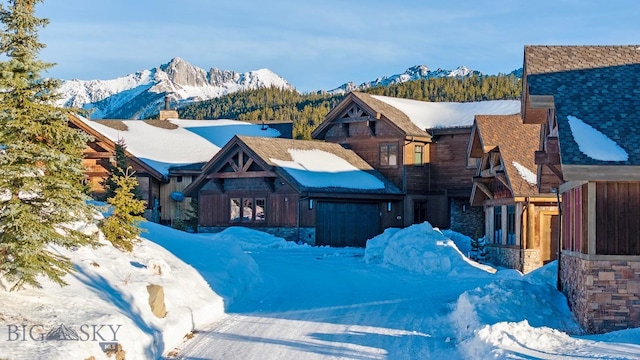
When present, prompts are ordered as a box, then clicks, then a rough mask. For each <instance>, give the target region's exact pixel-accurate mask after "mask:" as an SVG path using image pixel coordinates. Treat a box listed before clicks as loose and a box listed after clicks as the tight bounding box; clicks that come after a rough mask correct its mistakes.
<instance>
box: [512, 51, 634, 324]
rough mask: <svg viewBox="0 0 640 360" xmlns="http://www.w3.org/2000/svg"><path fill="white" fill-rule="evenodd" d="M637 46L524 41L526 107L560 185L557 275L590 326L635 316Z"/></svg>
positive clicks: (547, 181) (553, 183)
mask: <svg viewBox="0 0 640 360" xmlns="http://www.w3.org/2000/svg"><path fill="white" fill-rule="evenodd" d="M638 84H640V46H638V45H630V46H527V47H525V49H524V75H523V102H522V116H523V120H524V123H525V124H542V129H541V132H540V139H541V142H540V147H539V149H538V151H537V152H536V153H535V159H536V163H537V164H538V166H539V178H538V182H539V183H538V185H539V188H540V189H541V191H545V192H546V191H549V190H550V189H557V190H558V191H559V192H560V193H561V195H562V239H561V241H562V252H561V257H560V261H559V266H560V271H559V275H560V278H559V282H560V286H561V288H562V291H563V292H564V294H565V295H566V296H567V298H568V300H569V304H570V307H571V309H572V310H573V312H574V313H575V314H576V316H577V318H578V320H579V321H580V323H581V324H582V325H583V327H584V328H585V329H586V330H587V331H589V332H594V333H598V332H605V331H611V330H617V329H622V328H627V327H638V326H640V301H639V296H640V221H638V219H640V126H639V125H640V96H639V95H640V94H639V93H638V91H639V90H638V89H639V87H638V86H639V85H638Z"/></svg>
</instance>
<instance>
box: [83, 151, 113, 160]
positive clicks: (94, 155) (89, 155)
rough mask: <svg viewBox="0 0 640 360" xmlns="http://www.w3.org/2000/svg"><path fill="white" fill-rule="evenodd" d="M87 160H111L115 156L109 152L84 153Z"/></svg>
mask: <svg viewBox="0 0 640 360" xmlns="http://www.w3.org/2000/svg"><path fill="white" fill-rule="evenodd" d="M82 156H83V157H84V158H85V159H110V158H112V157H113V156H114V155H113V154H112V153H110V152H108V151H90V152H86V153H83V154H82Z"/></svg>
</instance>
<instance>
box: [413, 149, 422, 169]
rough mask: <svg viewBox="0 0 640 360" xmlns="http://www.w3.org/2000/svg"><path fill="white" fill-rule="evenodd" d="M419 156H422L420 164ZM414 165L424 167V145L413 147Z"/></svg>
mask: <svg viewBox="0 0 640 360" xmlns="http://www.w3.org/2000/svg"><path fill="white" fill-rule="evenodd" d="M418 150H419V151H418ZM417 154H420V162H418V159H417V157H416V155H417ZM413 165H414V166H424V145H418V144H416V145H414V146H413Z"/></svg>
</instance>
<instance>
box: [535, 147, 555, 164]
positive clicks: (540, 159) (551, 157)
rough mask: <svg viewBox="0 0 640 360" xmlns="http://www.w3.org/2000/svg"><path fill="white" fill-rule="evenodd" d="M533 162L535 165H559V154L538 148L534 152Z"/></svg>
mask: <svg viewBox="0 0 640 360" xmlns="http://www.w3.org/2000/svg"><path fill="white" fill-rule="evenodd" d="M534 162H535V164H536V165H547V164H550V165H560V154H558V153H549V152H546V151H544V150H538V151H536V152H535V155H534Z"/></svg>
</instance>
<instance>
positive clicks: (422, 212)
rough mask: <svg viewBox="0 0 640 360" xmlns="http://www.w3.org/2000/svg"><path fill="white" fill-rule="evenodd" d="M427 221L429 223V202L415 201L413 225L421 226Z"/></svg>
mask: <svg viewBox="0 0 640 360" xmlns="http://www.w3.org/2000/svg"><path fill="white" fill-rule="evenodd" d="M425 221H427V202H426V201H414V202H413V223H414V224H421V223H423V222H425Z"/></svg>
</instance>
